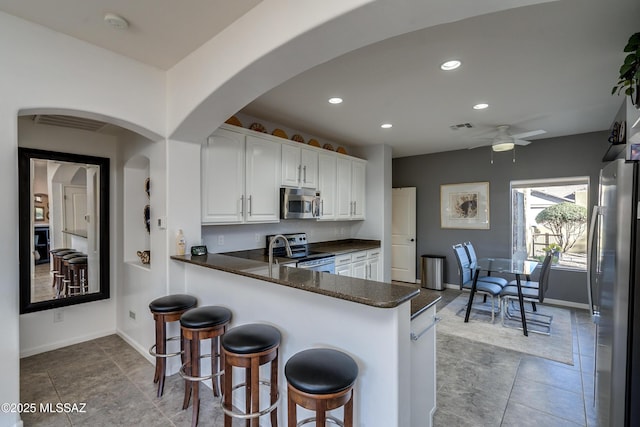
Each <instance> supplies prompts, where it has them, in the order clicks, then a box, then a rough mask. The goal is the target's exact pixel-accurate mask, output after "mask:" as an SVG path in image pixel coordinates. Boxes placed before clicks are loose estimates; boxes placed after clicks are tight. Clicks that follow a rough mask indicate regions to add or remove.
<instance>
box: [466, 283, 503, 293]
mask: <svg viewBox="0 0 640 427" xmlns="http://www.w3.org/2000/svg"><path fill="white" fill-rule="evenodd" d="M472 285H473V281H472V280H469V281H468V282H465V283H463V284H462V287H463V289H471V286H472ZM476 290H477V291H480V292H486V293H488V294H491V295H494V296H495V295H500V292H502V286H500V285H496V284H495V283H488V282H481V281H480V280H478V283H476Z"/></svg>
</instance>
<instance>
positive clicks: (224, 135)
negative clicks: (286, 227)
mask: <svg viewBox="0 0 640 427" xmlns="http://www.w3.org/2000/svg"><path fill="white" fill-rule="evenodd" d="M366 167H367V162H366V160H361V159H356V158H355V157H350V156H347V155H344V154H339V153H336V152H333V151H329V150H325V149H322V148H316V147H311V146H306V145H303V144H301V143H292V142H290V141H288V140H285V139H282V138H279V137H276V136H272V135H268V134H262V133H259V132H255V131H252V130H248V129H243V128H240V127H236V126H230V125H222V126H221V127H220V128H219V129H218V130H216V131H215V132H214V133H213V135H211V136H210V137H209V138H208V139H207V142H206V144H205V145H203V147H202V223H203V224H205V225H214V224H243V223H268V222H279V221H280V187H282V186H284V187H302V188H311V189H317V190H318V191H320V198H321V202H320V203H321V204H320V212H321V219H322V220H325V221H333V220H356V219H364V218H365V215H364V207H365V177H366Z"/></svg>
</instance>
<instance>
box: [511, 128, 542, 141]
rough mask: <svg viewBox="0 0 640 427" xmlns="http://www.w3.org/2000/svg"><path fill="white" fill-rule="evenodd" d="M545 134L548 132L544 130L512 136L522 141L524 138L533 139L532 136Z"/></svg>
mask: <svg viewBox="0 0 640 427" xmlns="http://www.w3.org/2000/svg"><path fill="white" fill-rule="evenodd" d="M543 133H547V131H546V130H543V129H538V130H531V131H529V132H522V133H515V134H513V135H511V136H512V137H513V138H514V139H522V138H531V137H532V136H537V135H542V134H543Z"/></svg>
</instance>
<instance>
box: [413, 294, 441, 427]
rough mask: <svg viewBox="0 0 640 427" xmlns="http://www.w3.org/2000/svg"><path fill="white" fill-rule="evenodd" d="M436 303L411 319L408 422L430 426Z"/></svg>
mask: <svg viewBox="0 0 640 427" xmlns="http://www.w3.org/2000/svg"><path fill="white" fill-rule="evenodd" d="M438 320H439V319H438V318H437V317H436V305H435V304H434V305H432V306H431V307H429V308H428V309H426V310H425V311H424V312H422V313H421V314H419V315H418V316H416V317H414V318H413V319H411V337H410V341H411V344H410V345H411V425H412V426H425V427H431V426H432V425H433V414H434V412H435V411H436V323H437V322H438Z"/></svg>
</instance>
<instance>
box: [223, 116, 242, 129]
mask: <svg viewBox="0 0 640 427" xmlns="http://www.w3.org/2000/svg"><path fill="white" fill-rule="evenodd" d="M225 123H226V124H228V125H233V126H239V127H242V123H241V122H240V120H238V118H237V117H236V116H231V117H229V118H228V119H227V120H226V121H225Z"/></svg>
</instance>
